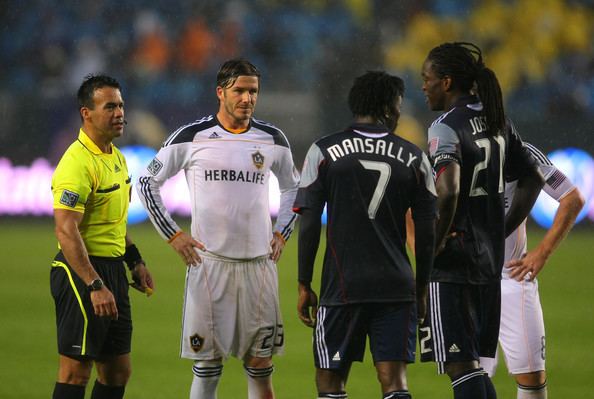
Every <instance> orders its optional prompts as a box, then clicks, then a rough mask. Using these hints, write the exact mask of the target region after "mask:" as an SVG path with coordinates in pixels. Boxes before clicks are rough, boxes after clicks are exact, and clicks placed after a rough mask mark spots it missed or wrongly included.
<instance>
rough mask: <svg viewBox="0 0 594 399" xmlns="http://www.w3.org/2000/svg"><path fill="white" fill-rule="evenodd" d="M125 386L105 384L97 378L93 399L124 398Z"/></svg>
mask: <svg viewBox="0 0 594 399" xmlns="http://www.w3.org/2000/svg"><path fill="white" fill-rule="evenodd" d="M125 389H126V387H125V386H123V385H122V386H117V387H112V386H109V385H103V384H102V383H100V382H99V381H97V380H95V386H94V387H93V393H92V394H91V399H122V398H123V397H124V390H125Z"/></svg>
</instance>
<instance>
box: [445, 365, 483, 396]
mask: <svg viewBox="0 0 594 399" xmlns="http://www.w3.org/2000/svg"><path fill="white" fill-rule="evenodd" d="M483 375H484V371H483V369H481V368H478V369H472V370H469V371H467V372H465V373H463V374H461V375H459V376H457V377H456V378H453V379H452V388H454V399H487V392H486V388H485V382H484V380H485V379H484V378H483Z"/></svg>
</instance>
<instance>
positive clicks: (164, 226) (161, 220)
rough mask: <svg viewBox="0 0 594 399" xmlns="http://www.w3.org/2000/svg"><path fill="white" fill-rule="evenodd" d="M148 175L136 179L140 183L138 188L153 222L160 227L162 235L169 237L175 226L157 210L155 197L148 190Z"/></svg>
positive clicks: (173, 232)
mask: <svg viewBox="0 0 594 399" xmlns="http://www.w3.org/2000/svg"><path fill="white" fill-rule="evenodd" d="M149 179H150V178H149V177H141V178H140V179H139V180H138V181H139V183H140V190H141V192H142V195H143V197H144V198H145V200H146V209H147V211H148V212H149V213H150V215H151V216H152V218H153V220H154V221H155V224H156V225H157V226H158V227H159V229H161V232H162V233H163V235H165V236H166V237H167V238H171V237H172V236H173V235H174V234H175V228H174V227H173V226H171V225H170V224H169V223H168V222H167V219H166V218H165V216H164V215H163V214H162V213H161V211H160V210H159V207H158V206H157V203H156V201H155V198H154V197H153V194H152V192H151V190H150V183H149Z"/></svg>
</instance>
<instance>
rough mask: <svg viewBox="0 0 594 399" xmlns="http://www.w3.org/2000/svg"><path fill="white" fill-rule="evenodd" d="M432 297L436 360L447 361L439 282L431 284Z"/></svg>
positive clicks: (432, 325)
mask: <svg viewBox="0 0 594 399" xmlns="http://www.w3.org/2000/svg"><path fill="white" fill-rule="evenodd" d="M429 291H430V294H429V296H430V298H431V327H432V328H433V350H434V351H435V361H436V362H445V361H446V348H445V342H444V338H443V326H442V323H441V308H440V302H439V283H438V282H433V283H430V284H429Z"/></svg>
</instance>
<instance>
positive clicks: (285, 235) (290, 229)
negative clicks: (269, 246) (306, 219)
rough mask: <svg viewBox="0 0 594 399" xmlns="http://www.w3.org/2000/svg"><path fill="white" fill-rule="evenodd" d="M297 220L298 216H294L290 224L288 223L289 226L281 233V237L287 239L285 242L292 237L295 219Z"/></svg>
mask: <svg viewBox="0 0 594 399" xmlns="http://www.w3.org/2000/svg"><path fill="white" fill-rule="evenodd" d="M296 218H297V215H296V214H294V215H293V216H292V217H291V220H289V223H287V225H286V226H285V227H284V228H283V230H282V231H281V235H282V236H283V238H284V239H285V241H286V240H288V239H289V237H290V236H291V234H292V233H293V224H294V223H295V219H296Z"/></svg>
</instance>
